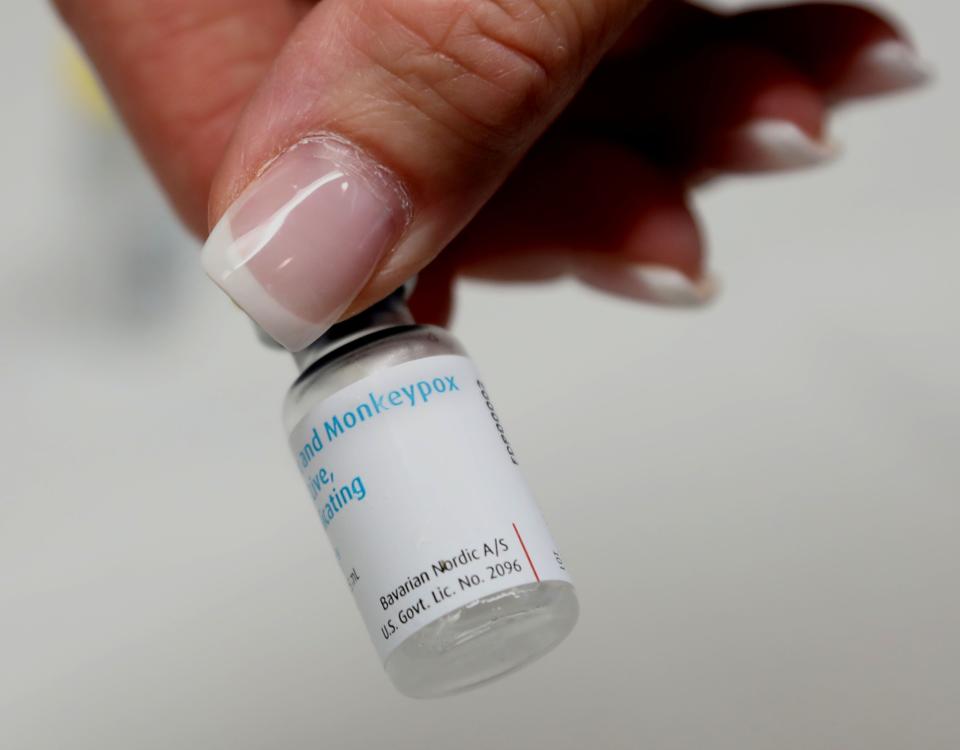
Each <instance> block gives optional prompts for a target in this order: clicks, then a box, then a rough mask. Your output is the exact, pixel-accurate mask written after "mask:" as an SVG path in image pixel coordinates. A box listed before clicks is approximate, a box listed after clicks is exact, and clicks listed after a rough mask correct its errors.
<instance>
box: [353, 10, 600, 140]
mask: <svg viewBox="0 0 960 750" xmlns="http://www.w3.org/2000/svg"><path fill="white" fill-rule="evenodd" d="M356 8H357V10H356V12H357V13H358V14H359V15H361V17H362V21H363V23H362V24H361V26H360V29H361V34H360V36H359V37H358V43H359V45H360V46H362V48H363V49H364V50H365V52H366V53H367V54H368V56H369V57H371V58H372V59H373V60H374V61H375V62H376V63H377V65H378V66H380V67H381V68H383V69H384V70H385V71H386V72H387V73H388V74H389V75H390V77H391V79H392V80H393V82H394V85H395V86H396V91H397V93H399V94H400V95H401V96H403V97H404V98H405V100H406V101H407V102H408V103H412V104H414V105H415V106H416V107H417V108H418V109H420V110H421V111H423V112H425V113H426V114H428V115H429V116H430V117H431V118H433V119H437V120H439V121H441V122H442V123H443V124H445V125H447V126H448V127H450V128H454V129H456V130H457V131H458V132H459V133H461V134H462V135H464V136H466V137H470V138H472V139H477V140H483V141H485V142H487V143H489V142H490V139H491V138H495V139H511V138H513V137H516V135H517V130H518V124H520V123H522V122H524V121H527V120H530V119H533V118H531V117H529V116H530V115H532V114H534V113H535V112H537V111H539V110H543V109H544V108H549V107H551V105H552V102H554V101H555V100H556V98H557V96H556V94H557V90H558V88H561V89H562V88H563V87H565V86H566V85H568V81H569V79H570V78H571V77H572V74H573V73H574V72H575V70H576V68H577V67H578V66H580V65H581V64H582V60H583V54H584V53H583V49H584V46H585V44H586V41H585V35H584V33H583V28H582V18H581V17H580V16H578V14H577V13H575V12H573V10H572V8H573V6H572V3H570V2H569V1H567V0H379V2H367V3H361V4H359V5H358V6H356Z"/></svg>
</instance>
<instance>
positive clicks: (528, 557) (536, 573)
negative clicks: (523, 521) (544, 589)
mask: <svg viewBox="0 0 960 750" xmlns="http://www.w3.org/2000/svg"><path fill="white" fill-rule="evenodd" d="M512 526H513V531H514V533H515V534H516V535H517V539H518V540H519V541H520V546H521V547H523V554H525V555H526V556H527V562H528V563H530V570H532V571H533V577H534V578H536V579H537V583H540V574H539V573H538V572H537V566H536V565H534V564H533V559H532V558H531V557H530V553H529V552H527V545H525V544H524V543H523V537H522V536H520V530H519V529H518V528H517V525H516V524H512Z"/></svg>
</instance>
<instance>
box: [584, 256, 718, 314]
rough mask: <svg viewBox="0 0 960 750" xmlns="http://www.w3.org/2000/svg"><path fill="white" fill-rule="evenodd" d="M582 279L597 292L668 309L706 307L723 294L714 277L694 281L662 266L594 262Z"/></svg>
mask: <svg viewBox="0 0 960 750" xmlns="http://www.w3.org/2000/svg"><path fill="white" fill-rule="evenodd" d="M578 276H579V277H580V279H581V280H582V281H583V282H585V283H586V284H589V285H590V286H592V287H594V288H595V289H599V290H601V291H604V292H608V293H610V294H615V295H617V296H618V297H625V298H627V299H631V300H635V301H638V302H646V303H649V304H654V305H662V306H664V307H702V306H703V305H706V304H708V303H709V302H711V301H712V300H714V299H715V298H716V296H717V294H718V293H719V290H720V284H719V282H718V280H717V278H716V277H715V276H714V275H713V274H709V273H708V274H705V275H704V276H702V277H700V278H699V279H691V278H689V277H687V276H685V275H684V274H682V273H680V271H678V270H676V269H675V268H670V267H668V266H658V265H633V264H629V263H613V262H611V263H602V262H601V263H598V262H597V261H591V262H589V264H585V265H584V266H583V267H582V268H581V269H580V270H579V272H578Z"/></svg>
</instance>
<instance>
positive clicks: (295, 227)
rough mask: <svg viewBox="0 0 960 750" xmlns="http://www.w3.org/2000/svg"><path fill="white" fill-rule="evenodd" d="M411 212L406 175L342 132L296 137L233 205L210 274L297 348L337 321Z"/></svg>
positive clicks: (210, 248) (207, 248)
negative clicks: (399, 175) (404, 184)
mask: <svg viewBox="0 0 960 750" xmlns="http://www.w3.org/2000/svg"><path fill="white" fill-rule="evenodd" d="M409 218H410V210H409V201H408V200H407V197H406V193H405V192H404V191H403V188H402V187H401V185H400V183H399V181H398V180H397V179H396V178H395V177H394V176H393V175H392V174H391V173H390V172H388V171H387V170H386V169H384V168H383V167H382V166H380V165H379V164H377V163H376V162H375V161H373V160H372V159H370V157H369V156H367V155H366V154H365V153H363V152H362V151H361V150H360V149H358V148H356V147H355V146H353V145H352V144H350V143H348V142H347V141H344V140H342V139H340V138H337V137H335V136H318V137H315V138H309V139H306V140H304V141H301V142H300V143H297V144H296V145H294V146H293V147H292V148H290V149H289V150H288V151H286V152H284V153H283V154H282V155H281V156H279V157H277V158H276V159H275V160H274V161H273V162H271V163H270V165H269V166H268V167H267V169H266V170H265V171H264V172H263V173H262V174H261V175H260V176H258V177H257V178H256V179H255V180H254V181H253V182H252V183H251V184H250V185H249V186H248V187H247V188H246V189H245V190H244V191H243V192H242V193H241V194H240V196H239V197H238V198H237V199H236V200H235V201H234V202H233V203H232V204H231V205H230V207H229V208H228V209H227V211H226V212H225V213H224V215H223V217H222V218H221V219H220V221H219V222H217V225H216V226H215V227H214V228H213V231H212V232H211V233H210V237H209V238H208V239H207V242H206V244H205V245H204V246H203V251H202V255H201V258H202V262H203V267H204V270H206V272H207V274H209V276H210V277H211V278H212V279H213V280H214V281H215V282H216V283H217V284H218V285H219V286H220V288H221V289H223V291H225V292H226V293H227V294H228V295H229V296H230V297H231V298H232V299H233V300H234V302H236V303H237V305H239V306H240V307H241V308H242V309H243V310H244V311H245V312H246V313H247V314H248V315H249V316H250V317H251V318H253V319H254V320H255V321H256V322H257V323H258V324H259V325H260V327H261V328H263V329H264V330H265V331H266V332H267V333H268V334H270V336H272V337H273V338H274V339H276V340H277V342H279V343H280V344H282V345H283V346H284V347H286V348H287V349H289V350H290V351H299V350H301V349H303V348H304V347H306V346H308V345H309V344H311V343H312V342H313V341H315V340H316V339H317V338H319V337H320V336H321V335H323V333H324V332H325V331H326V330H327V329H328V328H329V327H330V326H331V325H333V324H334V323H335V322H336V321H337V320H338V319H339V317H340V315H341V314H342V313H343V311H344V310H345V309H346V308H347V306H348V305H349V304H350V303H351V302H352V301H353V299H354V298H355V297H356V295H357V294H358V293H359V292H360V291H361V289H362V288H363V287H364V286H365V285H366V283H367V281H368V280H369V278H370V276H371V275H372V274H373V272H374V270H375V269H376V267H377V266H378V264H379V263H380V261H381V260H382V259H383V257H384V256H385V255H386V254H387V253H388V252H389V251H390V250H391V249H392V248H393V247H394V246H395V245H396V243H397V241H398V240H399V238H400V235H401V234H402V233H403V230H404V229H405V228H406V225H407V223H408V222H409Z"/></svg>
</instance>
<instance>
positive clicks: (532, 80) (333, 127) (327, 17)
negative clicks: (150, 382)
mask: <svg viewBox="0 0 960 750" xmlns="http://www.w3.org/2000/svg"><path fill="white" fill-rule="evenodd" d="M642 4H643V3H642V2H639V1H638V0H634V1H632V2H631V0H497V1H496V2H494V1H493V0H324V2H322V3H319V4H318V5H317V6H316V7H315V8H314V9H313V10H311V11H310V13H309V14H308V15H307V16H306V17H305V18H304V20H303V21H302V22H301V23H300V25H299V26H298V27H297V29H296V30H295V31H294V33H293V35H292V36H291V37H290V39H289V41H288V42H287V44H286V46H285V47H284V48H283V50H282V51H281V52H280V54H279V56H278V58H277V60H276V62H275V64H274V66H273V68H272V70H271V72H270V73H269V74H268V75H267V77H266V78H265V79H264V81H263V83H262V84H261V85H260V87H259V89H258V91H257V92H256V93H255V94H254V96H253V98H252V99H251V101H250V103H249V104H248V106H247V108H246V110H245V111H244V114H243V116H242V117H241V119H240V122H239V123H238V125H237V129H236V131H235V132H234V135H233V138H232V142H231V143H230V145H229V146H228V147H227V150H226V153H225V156H224V160H223V162H222V164H221V166H220V168H219V172H218V174H217V176H216V178H215V179H214V184H213V188H212V192H211V199H210V200H211V202H210V218H211V220H215V221H216V225H215V226H214V229H213V231H212V232H211V234H210V237H209V239H208V240H207V243H206V245H205V246H204V249H203V263H204V267H205V268H206V270H207V272H208V273H209V274H210V276H211V277H212V278H213V279H214V281H216V282H217V284H219V285H220V286H221V287H222V288H223V289H224V291H226V292H227V294H229V295H230V296H231V297H232V298H233V299H234V300H235V301H236V302H237V304H238V305H239V306H240V307H241V308H243V309H244V310H245V311H246V312H247V313H248V314H249V315H250V316H251V317H252V318H254V320H256V321H257V322H258V323H259V324H260V325H261V326H262V327H263V328H264V329H265V330H266V331H267V332H268V333H269V334H270V335H272V336H273V337H274V338H275V339H277V341H279V342H280V343H281V344H283V345H284V346H285V347H287V348H288V349H291V350H293V351H297V350H299V349H302V348H303V347H305V346H307V345H308V344H310V343H311V342H312V341H314V340H315V339H316V338H317V337H319V336H320V335H321V334H322V333H323V332H324V331H325V330H326V329H327V328H328V327H329V326H330V325H332V324H333V323H335V322H336V321H337V320H338V319H340V318H341V317H342V316H344V315H346V314H350V313H352V312H354V311H356V310H359V309H362V308H363V307H366V306H367V305H369V304H371V303H373V302H374V301H376V300H377V299H380V298H382V297H383V296H385V295H386V294H388V293H389V292H390V291H392V290H393V289H395V288H397V287H398V286H400V285H401V284H402V283H403V282H404V281H405V280H407V279H408V278H409V277H410V276H412V275H413V274H415V273H416V272H417V271H419V270H420V269H421V268H423V267H424V266H425V265H426V264H427V263H429V262H430V261H431V260H432V259H433V258H434V257H435V256H436V254H437V253H438V252H439V251H440V250H441V249H442V248H443V247H444V246H445V245H446V244H447V243H448V242H449V241H450V240H451V239H452V238H453V237H454V236H455V235H456V234H457V232H459V231H460V229H462V228H463V226H464V225H465V224H466V223H467V222H468V221H469V220H470V219H471V218H472V217H473V215H474V214H475V213H476V212H477V211H478V210H479V208H480V207H481V206H482V205H483V203H484V202H485V201H486V200H487V198H489V197H490V195H491V194H492V193H493V192H494V191H495V190H496V189H497V187H498V186H499V185H500V184H501V183H502V182H503V180H504V179H505V178H506V176H507V175H508V173H509V172H510V170H511V169H512V168H513V167H514V166H515V164H516V163H517V161H518V160H519V159H520V158H521V157H522V156H523V154H524V153H525V152H526V150H527V149H528V148H529V147H530V146H531V145H532V143H533V142H534V141H535V140H536V139H537V138H538V137H539V136H540V135H541V133H542V132H543V131H544V129H545V128H546V127H547V126H548V125H549V124H550V122H551V121H552V120H553V119H554V118H555V117H556V116H557V114H558V113H559V112H560V111H561V110H562V109H563V107H564V106H565V105H566V104H567V102H568V101H569V100H570V99H571V98H572V96H573V94H574V93H575V92H576V90H577V89H578V88H579V86H580V85H581V84H582V82H583V80H584V78H585V77H586V76H587V74H588V73H589V72H590V70H591V69H592V68H593V66H594V65H595V64H596V62H597V61H598V60H599V59H600V57H601V56H602V55H603V53H604V52H605V51H606V49H607V48H608V47H609V46H610V45H611V44H612V43H613V42H614V41H615V40H616V38H617V36H618V34H619V32H620V31H621V30H622V29H623V28H624V27H625V26H626V25H627V24H628V23H629V22H630V21H631V20H632V19H633V17H634V16H635V14H636V12H637V11H638V10H639V8H640V7H641V6H642Z"/></svg>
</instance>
